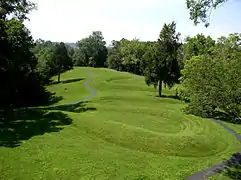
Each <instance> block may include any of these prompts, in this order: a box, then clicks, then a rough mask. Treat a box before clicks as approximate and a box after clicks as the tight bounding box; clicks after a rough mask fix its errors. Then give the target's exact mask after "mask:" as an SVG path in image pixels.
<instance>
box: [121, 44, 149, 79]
mask: <svg viewBox="0 0 241 180" xmlns="http://www.w3.org/2000/svg"><path fill="white" fill-rule="evenodd" d="M145 51H146V43H145V42H141V41H139V40H138V39H133V40H131V41H129V40H125V39H123V40H121V41H120V53H121V57H122V64H123V65H124V66H125V69H126V71H127V72H132V73H134V74H138V75H140V74H142V70H141V68H140V64H141V59H142V56H143V55H144V54H145Z"/></svg>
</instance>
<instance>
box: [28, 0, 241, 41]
mask: <svg viewBox="0 0 241 180" xmlns="http://www.w3.org/2000/svg"><path fill="white" fill-rule="evenodd" d="M35 2H36V3H37V6H38V9H37V10H34V11H33V12H31V14H30V15H29V18H30V21H26V22H25V24H26V26H27V27H28V28H29V29H30V31H31V33H32V36H33V37H34V39H38V38H41V39H44V40H51V41H63V42H76V41H78V40H80V39H82V38H84V37H87V36H88V35H89V34H91V32H92V31H96V30H98V31H102V33H103V35H104V38H105V40H106V41H107V43H110V42H111V40H120V39H121V38H127V39H133V38H138V39H140V40H144V41H147V40H149V41H153V40H156V39H157V38H158V35H159V33H160V31H161V29H162V26H163V24H164V23H170V22H172V21H173V20H174V21H176V23H177V31H178V32H180V33H181V34H182V38H184V37H186V36H187V35H190V36H194V35H196V34H197V33H203V34H205V35H211V37H213V38H215V39H216V38H217V37H220V36H222V35H225V36H226V35H228V34H229V33H232V32H241V22H240V18H241V1H240V0H230V1H229V2H228V3H226V4H225V5H223V6H222V7H220V8H219V9H217V10H215V11H214V12H213V14H212V18H211V26H210V27H208V28H205V27H204V25H203V24H201V25H198V26H194V25H193V22H192V21H191V20H190V19H189V13H188V10H187V9H186V5H185V0H101V1H100V0H35Z"/></svg>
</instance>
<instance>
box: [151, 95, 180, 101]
mask: <svg viewBox="0 0 241 180" xmlns="http://www.w3.org/2000/svg"><path fill="white" fill-rule="evenodd" d="M156 97H160V96H156ZM161 98H171V99H178V100H180V98H179V97H178V96H175V95H166V94H163V95H162V96H161Z"/></svg>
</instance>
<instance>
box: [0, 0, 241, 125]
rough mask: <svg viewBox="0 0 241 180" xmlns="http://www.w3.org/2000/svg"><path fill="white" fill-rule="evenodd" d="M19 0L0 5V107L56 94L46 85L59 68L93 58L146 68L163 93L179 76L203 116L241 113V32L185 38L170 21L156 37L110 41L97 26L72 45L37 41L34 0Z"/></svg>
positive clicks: (181, 89) (123, 67)
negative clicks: (31, 21)
mask: <svg viewBox="0 0 241 180" xmlns="http://www.w3.org/2000/svg"><path fill="white" fill-rule="evenodd" d="M15 1H16V2H13V3H12V4H11V3H10V2H9V3H6V4H3V5H2V7H3V8H2V10H3V11H1V12H0V18H1V19H0V29H1V31H0V33H1V35H0V36H1V39H0V44H1V52H0V67H1V69H0V78H1V81H2V86H1V93H0V94H1V101H0V102H1V104H0V107H1V109H9V108H16V107H22V106H36V105H41V104H43V103H46V102H47V101H52V100H54V97H53V95H52V94H49V93H48V92H46V89H45V86H46V85H48V84H50V83H51V82H52V77H53V76H55V75H58V82H60V81H61V73H62V72H65V71H67V70H70V69H72V68H73V66H90V67H105V68H110V69H114V70H117V71H126V72H130V73H134V74H138V75H143V76H145V81H146V84H147V85H154V87H158V90H159V96H162V88H163V85H164V86H167V87H169V88H172V87H173V86H174V85H175V84H178V85H177V86H175V88H176V95H177V97H178V98H179V99H181V100H183V101H186V102H187V106H186V108H185V111H186V112H188V113H192V114H195V115H199V116H203V117H212V116H216V115H220V113H222V114H223V115H225V116H228V117H231V118H232V119H233V121H239V120H241V119H240V117H241V104H240V102H241V71H240V69H241V34H238V33H233V34H230V35H229V36H228V37H223V36H222V37H220V38H218V39H217V40H214V39H212V38H211V37H210V36H207V37H205V36H204V35H203V34H198V35H196V36H194V37H186V39H185V41H184V42H183V43H182V42H181V40H180V33H178V32H176V23H175V22H172V23H170V24H164V25H163V27H162V29H161V30H160V34H159V37H157V40H156V41H154V42H150V41H147V42H144V41H140V40H138V39H133V40H128V39H125V38H123V39H121V40H113V41H112V43H111V45H109V46H107V45H106V42H105V41H104V37H103V35H102V32H100V31H94V32H92V33H91V34H90V35H89V36H88V37H86V38H84V39H80V40H79V41H78V42H77V43H76V45H77V47H74V46H71V45H69V44H65V43H63V42H51V41H44V40H41V39H38V40H36V41H34V40H33V38H32V37H31V33H30V31H29V30H28V29H27V28H26V27H25V26H24V24H23V20H25V19H26V18H27V17H26V15H27V14H28V12H29V11H30V10H32V9H33V8H34V4H33V3H31V2H28V1H25V0H22V1H20V0H15ZM222 2H223V1H220V3H222ZM187 5H188V8H190V9H191V12H190V13H193V14H191V18H192V19H193V20H194V22H195V23H198V17H197V16H195V12H194V10H195V5H196V4H193V3H192V2H191V1H190V2H189V4H187ZM192 11H193V12H192ZM9 15H14V16H11V17H12V18H9ZM201 18H202V19H203V18H205V17H201ZM204 22H205V23H207V21H204Z"/></svg>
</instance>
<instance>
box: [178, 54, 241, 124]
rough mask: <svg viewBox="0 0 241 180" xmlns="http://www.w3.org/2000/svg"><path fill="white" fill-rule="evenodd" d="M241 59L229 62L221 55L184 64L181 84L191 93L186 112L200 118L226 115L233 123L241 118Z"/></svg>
mask: <svg viewBox="0 0 241 180" xmlns="http://www.w3.org/2000/svg"><path fill="white" fill-rule="evenodd" d="M240 57H241V56H233V57H231V58H230V59H229V60H228V59H226V57H225V56H222V54H216V55H215V56H211V55H208V54H206V55H201V56H195V57H193V58H192V59H191V60H190V61H186V62H185V68H184V70H183V71H182V74H183V76H182V77H181V80H182V85H183V86H184V87H185V88H186V89H187V90H188V93H189V96H190V103H189V104H188V106H187V111H189V112H191V113H193V114H195V115H200V116H213V115H214V113H215V112H216V111H222V112H225V113H226V114H227V115H228V116H229V117H231V118H233V120H235V119H236V120H238V119H240V116H241V104H240V102H241V89H240V87H241V71H240V68H241V58H240Z"/></svg>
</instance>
